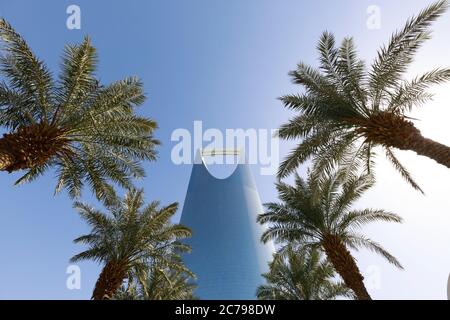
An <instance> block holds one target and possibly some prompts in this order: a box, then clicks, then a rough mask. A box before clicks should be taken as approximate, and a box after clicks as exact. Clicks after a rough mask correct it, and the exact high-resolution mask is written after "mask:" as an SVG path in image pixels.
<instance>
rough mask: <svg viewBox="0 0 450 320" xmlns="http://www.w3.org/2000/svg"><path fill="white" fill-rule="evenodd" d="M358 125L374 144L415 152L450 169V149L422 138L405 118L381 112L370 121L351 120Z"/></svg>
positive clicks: (361, 131) (360, 131) (358, 129)
mask: <svg viewBox="0 0 450 320" xmlns="http://www.w3.org/2000/svg"><path fill="white" fill-rule="evenodd" d="M349 122H350V123H351V124H354V125H356V126H357V127H358V128H357V132H358V133H360V134H362V135H364V136H365V137H366V139H367V140H368V141H371V142H373V143H374V144H379V145H383V146H386V147H393V148H397V149H400V150H408V151H415V152H416V153H417V154H418V155H421V156H425V157H428V158H430V159H433V160H435V161H436V162H438V163H440V164H442V165H444V166H446V167H447V168H450V147H448V146H446V145H443V144H441V143H438V142H436V141H433V140H431V139H427V138H425V137H424V136H422V134H421V132H420V130H419V129H417V128H416V126H415V125H414V123H412V122H411V121H408V120H407V119H405V117H404V116H401V115H397V114H394V113H391V112H380V113H378V114H375V115H373V116H371V117H370V118H368V119H363V120H361V119H356V120H349Z"/></svg>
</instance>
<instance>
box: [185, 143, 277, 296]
mask: <svg viewBox="0 0 450 320" xmlns="http://www.w3.org/2000/svg"><path fill="white" fill-rule="evenodd" d="M233 152H234V154H235V155H238V154H239V152H238V151H233ZM205 155H230V152H229V151H219V152H218V151H212V152H211V151H210V152H206V153H205V151H198V153H197V157H196V161H195V163H194V165H193V168H192V173H191V178H190V181H189V187H188V191H187V194H186V199H185V202H184V207H183V212H182V215H181V220H180V222H181V224H183V225H185V226H187V227H189V228H191V229H192V232H193V235H192V238H190V239H189V240H188V241H187V243H188V244H189V245H190V246H191V247H192V253H190V254H187V255H185V256H184V258H185V259H184V260H185V263H186V265H187V266H188V267H189V268H190V269H191V270H192V271H193V272H194V273H195V274H196V275H197V284H198V288H197V290H196V295H197V296H198V297H199V298H200V299H208V300H213V299H217V300H220V299H224V300H225V299H255V298H256V289H257V287H258V286H259V285H260V284H263V283H264V281H263V278H262V276H261V274H262V273H265V272H267V271H268V262H269V261H270V260H271V258H272V254H273V252H274V249H273V245H272V243H268V244H263V243H262V242H261V241H260V239H261V235H262V233H263V231H264V229H263V226H261V225H260V224H258V223H257V221H256V218H257V216H258V214H260V213H262V212H263V208H262V205H261V200H260V198H259V194H258V191H257V189H256V185H255V182H254V180H253V176H252V173H251V171H250V168H249V165H248V164H247V161H245V157H244V156H242V155H241V156H240V157H239V161H238V165H237V166H236V169H235V170H234V172H233V173H232V174H231V175H230V176H229V177H228V178H225V179H219V178H216V177H214V176H213V175H212V174H211V173H210V172H209V170H208V168H207V167H206V164H205V161H204V158H203V157H204V156H205Z"/></svg>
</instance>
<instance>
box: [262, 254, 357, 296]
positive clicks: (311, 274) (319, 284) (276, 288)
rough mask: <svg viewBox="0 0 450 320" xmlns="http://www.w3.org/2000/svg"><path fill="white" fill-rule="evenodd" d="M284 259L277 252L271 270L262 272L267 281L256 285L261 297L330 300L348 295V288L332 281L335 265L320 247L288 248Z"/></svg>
mask: <svg viewBox="0 0 450 320" xmlns="http://www.w3.org/2000/svg"><path fill="white" fill-rule="evenodd" d="M286 256H287V259H285V258H284V257H283V255H281V256H280V255H276V256H275V258H274V260H273V261H272V262H271V263H270V271H269V272H268V273H266V274H263V277H264V278H265V279H266V282H267V284H266V285H262V286H260V287H259V288H258V291H257V294H256V295H257V297H258V299H260V300H331V299H335V298H337V297H339V296H347V297H351V296H352V295H351V294H350V291H349V289H348V288H347V287H346V286H345V285H344V284H342V283H336V282H334V281H333V278H334V274H335V271H334V268H333V266H332V265H331V264H330V263H329V262H328V261H326V260H324V259H322V254H321V252H320V251H318V250H316V249H313V250H307V251H305V250H303V251H302V252H295V250H293V248H292V247H290V246H289V247H288V248H287V252H286Z"/></svg>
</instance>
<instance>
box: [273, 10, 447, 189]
mask: <svg viewBox="0 0 450 320" xmlns="http://www.w3.org/2000/svg"><path fill="white" fill-rule="evenodd" d="M447 7H448V2H447V1H438V2H436V3H434V4H432V5H431V6H429V7H428V8H426V9H425V10H423V11H422V12H420V14H419V15H417V16H415V17H413V18H411V19H410V20H408V22H407V23H406V25H405V27H404V28H403V29H401V30H400V31H398V32H396V33H395V34H394V35H393V36H392V38H391V40H390V42H389V44H388V46H384V47H382V48H381V49H380V50H379V52H378V55H377V58H376V59H375V61H374V63H373V65H372V66H371V68H370V69H369V70H367V69H366V67H365V64H364V62H363V61H362V60H359V59H358V57H357V52H356V49H355V45H354V43H353V39H352V38H345V39H344V40H343V42H342V44H341V45H340V46H339V47H336V46H335V38H334V36H333V35H332V34H331V33H328V32H325V33H324V34H323V35H322V37H321V39H320V41H319V44H318V47H317V48H318V51H319V55H320V70H319V69H315V68H313V67H311V66H308V65H306V64H304V63H300V64H299V65H298V67H297V70H295V71H292V72H291V73H290V75H291V76H292V79H293V81H294V83H296V84H299V85H301V86H303V87H304V88H305V89H306V91H305V93H304V94H300V95H295V94H293V95H286V96H283V97H281V98H280V99H281V100H282V102H283V104H284V106H285V107H287V108H289V109H292V110H295V111H299V112H300V114H299V115H298V116H296V117H294V118H292V119H291V120H290V121H289V122H288V123H286V124H284V125H282V126H281V128H280V131H279V136H280V137H281V138H283V139H302V141H301V143H299V144H298V146H297V147H296V148H295V149H294V150H293V151H292V152H291V153H290V154H289V155H288V157H287V158H286V159H285V160H284V161H283V163H282V164H281V166H280V169H279V172H278V175H279V177H280V178H283V177H286V176H288V175H289V174H291V173H292V172H293V171H294V170H295V169H296V168H297V167H298V166H299V165H300V164H302V163H304V162H305V161H307V160H308V159H311V158H312V159H313V162H314V163H315V168H314V170H313V171H314V172H316V173H320V172H323V171H324V170H329V169H330V168H331V167H332V165H333V163H335V162H336V161H338V160H339V159H341V158H343V157H345V156H347V157H351V158H353V159H357V160H358V161H360V163H361V164H363V165H364V166H365V168H366V169H367V170H368V171H370V168H371V166H372V157H373V155H374V154H375V153H374V147H376V146H381V147H382V148H383V149H384V151H385V154H386V156H387V159H388V160H390V162H391V163H392V164H393V165H394V167H395V168H396V169H397V170H398V171H399V172H400V174H401V175H402V176H403V177H404V178H405V179H406V181H408V182H409V183H410V184H411V185H412V186H413V187H414V188H415V189H418V190H420V191H422V190H421V189H420V187H419V186H418V185H417V183H416V182H415V181H414V180H413V179H412V177H411V176H410V174H409V172H408V171H407V170H406V169H405V168H404V167H403V166H402V164H401V163H400V162H399V160H398V159H397V158H396V156H395V154H394V151H393V148H395V149H399V150H411V151H415V152H416V153H417V154H419V155H423V156H426V157H429V158H431V159H434V160H436V161H437V162H438V163H440V164H442V165H445V166H447V167H450V148H449V147H447V146H445V145H442V144H440V143H438V142H435V141H432V140H430V139H427V138H425V137H423V136H422V135H421V133H420V131H419V130H418V129H417V128H416V127H415V126H414V124H413V122H412V121H410V120H411V118H409V117H408V116H407V115H406V113H407V112H408V111H411V110H412V109H413V107H415V106H419V105H422V104H424V103H425V102H427V101H428V100H430V99H431V98H432V95H431V94H430V93H428V92H427V89H428V88H429V87H430V86H431V85H433V84H439V83H443V82H446V81H448V80H449V79H450V69H448V68H437V69H435V70H432V71H430V72H427V73H425V74H423V75H421V76H418V77H416V78H414V79H413V80H411V81H407V80H404V79H403V78H402V77H403V75H404V73H405V72H406V70H407V68H408V66H409V65H410V64H411V63H412V61H413V58H414V55H415V53H416V52H417V50H418V49H419V48H420V47H421V45H422V44H423V43H424V42H425V41H426V40H428V39H429V38H430V35H431V31H430V25H431V23H432V22H433V21H434V20H436V19H437V18H438V17H440V16H441V15H442V14H443V13H444V12H445V10H446V9H447Z"/></svg>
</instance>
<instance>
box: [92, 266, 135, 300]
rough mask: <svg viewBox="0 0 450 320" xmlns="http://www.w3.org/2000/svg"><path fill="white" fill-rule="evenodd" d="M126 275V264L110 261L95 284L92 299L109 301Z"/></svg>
mask: <svg viewBox="0 0 450 320" xmlns="http://www.w3.org/2000/svg"><path fill="white" fill-rule="evenodd" d="M126 275H127V266H126V263H123V262H117V261H110V262H108V263H107V264H106V265H105V267H104V268H103V270H102V272H101V273H100V276H99V277H98V280H97V282H96V283H95V288H94V292H93V293H92V299H94V300H109V299H111V298H112V296H113V295H114V294H115V293H116V292H117V290H119V288H120V286H121V285H122V283H123V280H124V279H125V277H126Z"/></svg>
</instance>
